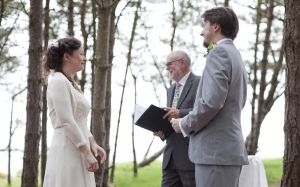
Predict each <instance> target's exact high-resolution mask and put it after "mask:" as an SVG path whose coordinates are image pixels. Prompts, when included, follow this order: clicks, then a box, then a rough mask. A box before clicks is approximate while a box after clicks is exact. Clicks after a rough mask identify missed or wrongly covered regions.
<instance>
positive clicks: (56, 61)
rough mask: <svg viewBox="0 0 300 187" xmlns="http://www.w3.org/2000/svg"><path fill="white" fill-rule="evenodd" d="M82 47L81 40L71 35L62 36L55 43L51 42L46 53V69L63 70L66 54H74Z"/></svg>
mask: <svg viewBox="0 0 300 187" xmlns="http://www.w3.org/2000/svg"><path fill="white" fill-rule="evenodd" d="M80 47H81V42H80V40H78V39H76V38H71V37H69V38H61V39H59V40H57V41H56V42H55V43H53V44H50V45H49V46H48V49H47V51H46V55H45V69H46V71H48V72H49V71H50V70H54V71H55V72H62V65H63V57H64V54H65V53H68V54H70V55H72V54H73V52H74V51H75V50H77V49H79V48H80Z"/></svg>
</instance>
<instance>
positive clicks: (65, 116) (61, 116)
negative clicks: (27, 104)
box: [43, 72, 96, 187]
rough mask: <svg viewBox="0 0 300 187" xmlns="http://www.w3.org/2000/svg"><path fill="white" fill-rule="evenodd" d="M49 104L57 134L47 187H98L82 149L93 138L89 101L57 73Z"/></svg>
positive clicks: (48, 172)
mask: <svg viewBox="0 0 300 187" xmlns="http://www.w3.org/2000/svg"><path fill="white" fill-rule="evenodd" d="M47 102H48V110H49V115H50V119H51V122H52V126H53V128H54V132H53V137H52V143H51V147H50V149H49V152H48V158H47V165H46V172H45V179H44V184H43V187H95V186H96V185H95V180H94V173H92V172H89V171H88V170H87V169H86V163H85V159H84V158H83V156H82V155H81V153H80V151H79V149H78V148H79V146H81V145H84V144H86V143H87V144H88V145H89V139H88V138H89V136H91V133H90V131H89V130H88V128H87V116H88V113H89V111H90V105H89V103H88V101H87V100H86V99H85V97H84V95H83V94H82V93H81V92H80V91H78V90H76V89H75V88H74V87H73V86H72V84H71V83H70V81H69V80H68V79H67V78H66V77H65V76H64V75H63V74H62V73H59V72H56V73H53V77H52V80H51V81H49V84H48V89H47Z"/></svg>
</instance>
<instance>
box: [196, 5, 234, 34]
mask: <svg viewBox="0 0 300 187" xmlns="http://www.w3.org/2000/svg"><path fill="white" fill-rule="evenodd" d="M201 17H202V18H203V19H204V22H206V21H209V22H210V23H211V24H218V25H220V27H221V33H222V34H223V36H225V37H228V38H231V39H232V40H234V39H235V37H236V35H237V33H238V32H239V21H238V18H237V16H236V14H235V13H234V12H233V10H232V9H230V8H227V7H218V8H213V9H209V10H206V11H205V12H204V14H202V16H201Z"/></svg>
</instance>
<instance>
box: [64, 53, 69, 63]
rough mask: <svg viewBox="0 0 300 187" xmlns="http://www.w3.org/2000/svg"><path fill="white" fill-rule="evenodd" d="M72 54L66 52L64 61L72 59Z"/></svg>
mask: <svg viewBox="0 0 300 187" xmlns="http://www.w3.org/2000/svg"><path fill="white" fill-rule="evenodd" d="M70 56H71V55H70V54H68V53H64V56H63V61H64V62H69V61H70Z"/></svg>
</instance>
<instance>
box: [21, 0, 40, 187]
mask: <svg viewBox="0 0 300 187" xmlns="http://www.w3.org/2000/svg"><path fill="white" fill-rule="evenodd" d="M42 4H43V2H42V1H35V0H30V15H29V66H28V81H27V85H28V93H27V106H26V110H27V119H26V133H25V146H24V158H23V171H22V183H21V186H22V187H37V186H38V163H39V140H40V113H41V106H40V102H41V95H42V94H41V93H42V90H41V89H42V88H41V86H42V85H41V83H42V75H41V64H42V63H41V60H42V19H43V6H42Z"/></svg>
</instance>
